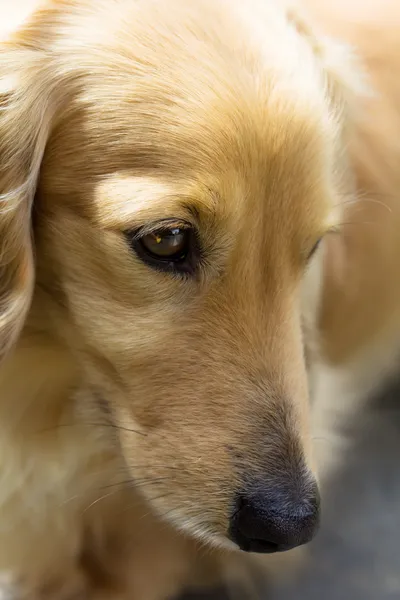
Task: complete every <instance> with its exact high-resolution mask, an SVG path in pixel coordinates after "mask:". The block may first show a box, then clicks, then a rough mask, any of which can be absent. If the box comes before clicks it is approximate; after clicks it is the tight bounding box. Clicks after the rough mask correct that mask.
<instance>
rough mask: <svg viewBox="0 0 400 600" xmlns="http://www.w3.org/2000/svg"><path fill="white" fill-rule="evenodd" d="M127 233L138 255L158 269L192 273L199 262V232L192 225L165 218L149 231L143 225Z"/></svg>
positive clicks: (150, 265)
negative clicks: (171, 221) (137, 229)
mask: <svg viewBox="0 0 400 600" xmlns="http://www.w3.org/2000/svg"><path fill="white" fill-rule="evenodd" d="M126 235H127V237H128V239H129V241H130V244H131V247H132V248H133V250H134V251H135V252H136V254H137V256H138V257H139V258H140V259H141V260H142V261H143V262H144V263H146V264H147V265H148V266H149V267H152V268H154V269H157V270H158V271H168V272H171V273H177V274H189V275H191V274H194V272H195V271H196V267H197V265H198V263H199V262H200V258H201V253H200V245H199V239H198V235H197V233H196V231H195V230H194V228H193V227H191V226H190V225H189V224H187V225H186V224H182V225H180V224H179V225H178V224H175V223H172V224H171V225H170V223H168V221H167V222H166V221H164V222H160V227H158V228H154V229H153V230H152V231H150V232H148V233H146V230H145V228H143V229H142V230H139V231H136V232H135V233H133V234H130V233H129V232H128V233H127V234H126Z"/></svg>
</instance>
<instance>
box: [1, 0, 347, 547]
mask: <svg viewBox="0 0 400 600" xmlns="http://www.w3.org/2000/svg"><path fill="white" fill-rule="evenodd" d="M111 4H112V6H111ZM0 60H1V61H2V66H1V68H2V69H4V70H5V66H4V65H5V63H6V61H8V62H7V65H8V71H7V73H6V74H5V79H4V84H3V87H2V90H4V86H9V87H8V88H7V89H6V91H5V94H4V96H3V107H4V110H3V112H2V114H1V116H0V132H1V136H2V141H1V144H2V148H1V152H2V161H3V166H2V172H1V185H2V189H1V193H2V194H4V196H3V198H4V199H5V201H7V200H8V202H9V205H10V207H11V208H10V211H9V212H8V213H7V211H5V212H3V213H0V229H1V231H2V232H3V233H4V235H6V236H7V241H6V242H5V244H4V253H6V252H7V251H9V254H8V263H7V264H6V266H5V269H3V271H4V275H3V274H2V277H3V281H2V292H3V307H4V316H3V321H2V322H1V324H2V327H3V339H4V340H6V336H7V339H8V340H11V339H12V338H13V337H15V335H16V333H17V332H18V328H19V327H20V325H21V322H22V321H23V317H24V314H25V312H26V307H27V304H28V303H29V293H30V291H29V290H30V288H31V287H32V274H31V273H32V258H31V253H32V250H31V246H30V239H29V237H30V228H29V226H28V224H27V222H25V220H24V219H27V218H28V215H29V212H30V200H29V197H30V194H32V190H33V189H34V187H35V186H36V194H35V203H34V211H33V212H34V218H33V231H34V237H35V254H36V260H35V262H36V286H37V290H38V291H40V293H45V294H46V295H48V296H49V297H50V298H51V299H52V301H53V302H54V304H55V305H56V306H57V307H58V308H57V310H58V314H59V315H61V321H62V325H61V322H60V321H59V319H55V323H52V324H51V327H59V334H60V335H63V336H65V339H66V341H67V343H68V344H69V345H70V346H71V349H72V350H73V352H76V353H77V356H78V357H79V360H80V361H81V364H82V365H83V367H82V368H83V371H84V374H85V379H86V380H87V382H88V385H89V387H90V389H91V392H90V393H88V402H89V401H90V403H91V404H92V406H91V412H90V414H91V418H92V417H93V412H92V410H93V404H96V403H98V407H97V410H98V416H99V421H100V420H101V419H104V418H105V419H107V420H108V422H109V423H110V424H111V425H112V427H110V431H111V430H112V432H113V433H115V432H116V433H117V437H118V444H119V445H120V447H121V451H122V454H123V457H124V460H125V462H126V466H127V470H128V472H129V478H132V481H133V482H134V483H135V485H137V487H138V489H139V490H141V491H142V492H143V494H144V496H145V497H146V498H147V500H148V501H149V503H150V504H151V506H152V507H153V508H154V510H156V511H157V512H159V513H160V514H161V515H162V516H164V517H165V518H166V519H169V520H170V521H172V522H173V523H175V524H176V525H177V526H178V527H179V528H183V529H186V530H189V531H190V532H191V533H194V534H195V535H198V536H200V537H202V538H204V539H206V540H207V541H209V542H214V543H224V540H225V541H226V540H227V538H228V536H230V537H231V539H233V541H234V542H236V543H237V544H238V545H239V546H240V547H242V548H243V549H249V550H260V551H273V550H281V549H285V548H288V547H291V546H294V545H297V544H299V543H303V542H304V541H307V540H308V539H309V538H310V537H311V536H312V534H313V532H314V530H315V527H316V523H317V510H318V509H317V504H318V501H317V492H316V486H315V483H314V478H313V474H312V466H311V458H310V448H309V446H310V444H309V432H308V425H307V412H308V390H307V380H306V369H305V363H304V343H303V336H302V307H301V289H302V287H304V285H306V282H307V277H310V276H312V270H313V268H314V267H313V261H314V260H315V257H316V255H317V254H318V253H315V252H314V250H315V248H316V246H317V244H318V241H319V240H320V239H321V238H322V237H323V236H324V235H325V233H326V232H327V231H328V230H329V229H330V228H331V227H332V224H333V221H332V218H333V217H332V211H333V206H334V205H335V195H336V194H337V190H336V188H335V171H336V168H337V164H336V155H335V146H336V137H337V130H338V128H339V124H338V122H337V119H336V116H335V115H334V104H333V102H332V101H331V99H330V98H329V97H328V91H327V89H328V88H327V86H326V85H325V83H326V82H325V77H326V74H325V73H324V70H323V65H322V64H320V62H319V61H318V59H317V57H316V56H315V55H314V52H313V49H312V47H311V44H309V42H308V40H307V39H305V38H304V36H302V35H300V34H299V32H298V30H297V29H296V27H295V25H294V24H293V23H291V22H290V20H289V18H288V17H286V15H284V14H281V13H280V12H279V11H277V10H276V9H275V8H274V7H273V6H269V5H268V3H267V5H266V6H264V7H262V8H260V7H258V5H255V6H254V7H253V9H252V10H251V11H250V12H248V11H247V10H246V9H244V8H243V7H242V8H240V7H239V6H236V5H235V4H234V3H233V4H231V3H227V4H225V3H224V2H222V1H218V2H215V1H214V0H213V1H212V2H211V0H210V2H208V1H206V2H197V0H193V2H183V1H182V2H180V1H179V0H170V1H161V0H159V1H157V2H143V3H142V2H125V1H122V0H121V1H118V2H114V3H107V2H105V3H100V2H97V1H96V2H94V1H93V2H83V1H81V2H78V1H76V2H67V1H65V2H57V3H55V5H54V6H53V5H52V6H51V7H50V8H49V9H48V10H47V11H43V12H42V13H39V14H38V16H37V17H36V19H35V20H34V21H33V22H32V24H31V25H30V26H29V27H27V28H26V29H25V30H24V31H23V32H21V34H20V35H19V36H17V38H16V39H15V40H14V41H13V42H10V44H9V45H8V46H7V47H5V48H3V56H2V57H1V59H0ZM18 227H19V229H18ZM4 239H5V237H4ZM5 256H6V257H7V254H5ZM56 324H57V325H56Z"/></svg>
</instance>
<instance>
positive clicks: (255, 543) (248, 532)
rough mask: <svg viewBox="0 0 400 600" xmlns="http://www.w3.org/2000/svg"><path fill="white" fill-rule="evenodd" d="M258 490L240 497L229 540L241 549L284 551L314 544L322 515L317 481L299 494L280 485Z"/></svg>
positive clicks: (258, 487)
mask: <svg viewBox="0 0 400 600" xmlns="http://www.w3.org/2000/svg"><path fill="white" fill-rule="evenodd" d="M253 489H254V487H253ZM256 489H257V491H256V492H250V493H244V494H241V495H240V496H239V497H238V500H237V503H236V507H235V510H234V511H233V514H232V517H231V520H230V530H229V535H230V538H231V539H232V540H233V541H234V542H235V543H236V544H237V545H238V546H239V548H240V549H241V550H244V551H246V552H262V553H272V552H283V551H285V550H290V549H292V548H295V547H296V546H301V545H302V544H306V543H307V542H309V541H311V539H312V538H313V537H314V535H315V533H316V532H317V530H318V526H319V515H320V497H319V491H318V486H317V484H316V483H315V482H312V483H310V484H309V485H307V487H306V488H304V489H303V490H302V492H301V493H297V494H294V493H293V492H291V491H290V490H286V489H282V488H280V487H278V486H277V485H272V486H267V485H264V486H263V487H260V486H259V485H258V486H256Z"/></svg>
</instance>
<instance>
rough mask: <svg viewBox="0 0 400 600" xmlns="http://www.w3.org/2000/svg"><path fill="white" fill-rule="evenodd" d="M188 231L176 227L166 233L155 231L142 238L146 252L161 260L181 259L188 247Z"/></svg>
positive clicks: (165, 231)
mask: <svg viewBox="0 0 400 600" xmlns="http://www.w3.org/2000/svg"><path fill="white" fill-rule="evenodd" d="M186 238H187V231H185V229H180V228H179V227H176V228H174V229H167V230H164V231H155V232H154V233H149V234H147V235H145V236H144V237H143V238H142V243H143V245H144V247H145V248H146V250H148V251H149V252H150V253H151V254H154V255H155V256H158V257H160V258H176V257H180V256H181V255H182V254H183V253H184V250H185V247H186Z"/></svg>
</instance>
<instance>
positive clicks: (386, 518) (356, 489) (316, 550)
mask: <svg viewBox="0 0 400 600" xmlns="http://www.w3.org/2000/svg"><path fill="white" fill-rule="evenodd" d="M360 412H361V413H362V414H359V415H357V418H356V419H351V421H350V422H348V423H346V425H345V426H344V427H343V430H342V431H340V434H341V435H343V436H346V437H347V438H348V439H350V440H352V446H351V447H350V449H348V450H347V451H346V454H345V456H344V460H343V464H342V467H341V468H340V470H339V472H338V474H337V475H336V476H335V477H334V478H332V479H331V480H330V481H329V484H327V485H326V486H325V489H324V490H323V501H324V502H323V507H324V512H323V526H322V530H321V532H320V534H319V536H318V537H317V539H316V540H315V542H313V544H312V545H311V552H312V561H311V562H310V566H309V567H308V568H307V570H306V571H305V572H303V573H301V574H300V576H299V577H297V578H296V580H295V581H294V582H292V583H291V584H290V585H289V584H287V585H286V586H283V587H282V586H281V587H280V588H279V589H278V588H277V587H275V589H272V588H271V587H270V588H269V589H266V590H265V592H264V593H263V594H261V596H260V600H395V599H396V600H400V547H399V546H400V383H399V384H398V385H394V386H391V389H390V390H389V391H388V392H387V393H385V394H382V395H381V397H379V398H377V399H374V400H373V401H371V402H370V403H369V404H368V405H367V406H366V407H363V410H362V411H360ZM189 598H190V600H200V599H202V600H203V599H204V600H223V599H225V598H226V596H224V594H222V593H217V594H216V595H208V596H188V597H187V600H189ZM185 600H186V598H185Z"/></svg>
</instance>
